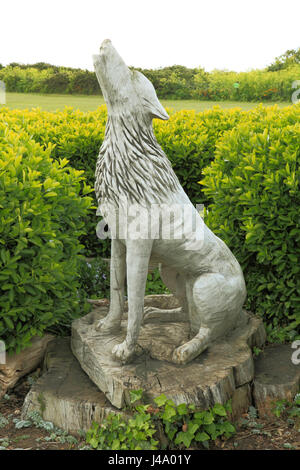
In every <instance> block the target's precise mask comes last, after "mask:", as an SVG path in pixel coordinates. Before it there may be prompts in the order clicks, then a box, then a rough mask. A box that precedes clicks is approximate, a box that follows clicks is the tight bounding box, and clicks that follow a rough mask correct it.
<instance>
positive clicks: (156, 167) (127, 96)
mask: <svg viewBox="0 0 300 470" xmlns="http://www.w3.org/2000/svg"><path fill="white" fill-rule="evenodd" d="M93 60H94V66H95V71H96V75H97V78H98V81H99V84H100V87H101V89H102V92H103V96H104V99H105V102H106V104H107V110H108V120H107V124H106V131H105V138H104V141H103V144H102V146H101V149H100V153H99V157H98V160H97V165H96V183H95V192H96V196H97V200H98V204H99V209H98V213H100V214H101V215H102V216H103V217H104V220H105V222H106V223H107V224H108V225H109V228H110V230H111V237H112V253H111V280H110V282H111V296H110V310H109V313H108V315H107V316H106V317H105V318H104V319H103V320H101V321H100V323H99V324H98V325H97V329H98V330H100V331H101V332H103V333H107V334H110V333H114V332H116V331H118V330H119V329H120V325H121V318H122V314H123V309H124V285H125V278H127V295H128V324H127V335H126V339H125V340H124V341H123V342H122V343H121V344H118V345H117V346H115V347H114V348H113V350H112V354H113V356H114V357H115V358H116V359H118V360H120V361H121V362H123V363H126V362H129V361H130V359H131V358H132V356H133V354H134V350H135V346H136V344H137V340H138V336H139V331H140V327H141V324H142V322H143V320H144V294H145V285H146V279H147V274H148V265H149V261H150V259H151V261H156V262H158V263H160V272H161V276H162V279H163V281H164V283H165V284H166V285H167V287H168V288H169V289H170V290H171V292H173V293H174V295H175V296H176V297H177V298H178V299H179V301H180V304H181V308H180V309H176V310H174V312H173V314H174V319H176V321H178V320H179V318H178V317H179V316H181V317H182V318H183V319H186V318H188V320H189V322H190V332H191V334H190V340H189V341H188V342H187V343H185V344H183V345H181V346H179V347H177V348H176V349H175V350H174V353H173V359H172V360H173V361H174V362H175V363H177V364H186V363H187V362H189V361H191V360H192V359H194V358H195V357H197V356H198V355H199V354H201V353H202V351H204V350H205V349H206V348H207V347H208V346H209V345H210V344H211V343H212V342H213V341H215V340H216V339H217V338H220V337H223V336H225V335H226V333H228V332H229V331H231V330H232V329H233V328H234V327H235V326H236V324H237V322H238V320H239V318H240V316H241V311H242V310H241V309H242V305H243V303H244V301H245V297H246V288H245V282H244V277H243V273H242V271H241V268H240V265H239V263H238V262H237V260H236V258H235V257H234V256H233V254H232V253H231V251H230V250H229V248H228V247H227V246H226V245H225V243H224V242H223V241H221V240H220V239H219V238H218V237H217V236H215V235H214V234H213V233H212V232H211V231H210V230H209V229H208V227H206V225H205V224H204V222H203V220H202V218H201V217H200V215H199V214H198V212H197V211H196V209H195V208H194V207H193V205H192V203H191V201H190V200H189V198H188V196H187V195H186V193H185V192H184V190H183V188H182V187H181V185H180V183H179V181H178V178H177V176H176V175H175V173H174V171H173V170H172V167H171V164H170V162H169V160H168V158H167V157H166V155H165V154H164V152H163V150H162V149H161V147H160V146H159V145H158V143H157V141H156V139H155V136H154V133H153V129H152V119H153V118H158V119H163V120H166V119H168V118H169V116H168V114H167V113H166V111H165V110H164V108H163V107H162V105H161V104H160V102H159V101H158V98H157V96H156V93H155V90H154V87H153V86H152V84H151V83H150V81H149V80H148V79H147V78H146V77H145V76H144V75H143V74H142V73H140V72H137V71H132V70H130V69H129V68H128V67H127V66H126V65H125V63H124V61H123V60H122V58H121V57H120V56H119V54H118V53H117V51H116V49H115V48H114V47H113V45H112V43H111V41H110V40H108V39H107V40H105V41H103V43H102V45H101V47H100V53H99V55H95V56H93ZM132 209H134V210H132ZM116 221H117V222H116ZM166 221H167V222H166ZM168 229H169V230H168ZM157 313H158V314H161V316H162V320H163V319H169V317H170V315H169V314H170V311H155V310H154V309H152V310H151V311H148V312H146V314H145V318H146V319H147V318H148V319H149V318H151V316H152V317H153V316H155V315H156V314H157ZM163 321H164V320H163Z"/></svg>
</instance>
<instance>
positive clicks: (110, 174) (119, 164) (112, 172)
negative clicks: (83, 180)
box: [95, 114, 181, 207]
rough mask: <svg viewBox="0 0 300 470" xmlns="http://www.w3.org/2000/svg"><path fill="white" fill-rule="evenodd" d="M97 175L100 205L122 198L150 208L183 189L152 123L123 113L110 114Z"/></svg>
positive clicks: (96, 187) (98, 160)
mask: <svg viewBox="0 0 300 470" xmlns="http://www.w3.org/2000/svg"><path fill="white" fill-rule="evenodd" d="M95 176H96V182H95V193H96V197H97V201H98V204H100V205H101V204H104V203H107V202H108V203H113V204H114V205H116V206H117V205H118V204H119V202H120V198H122V199H123V200H124V199H125V200H126V201H128V203H138V204H140V205H143V206H145V207H147V206H149V205H150V204H155V203H156V204H157V203H158V204H159V203H163V202H167V201H168V200H169V199H170V196H171V194H170V193H175V192H177V191H179V190H180V188H181V186H180V183H179V181H178V178H177V176H176V175H175V173H174V171H173V169H172V167H171V164H170V162H169V160H168V158H167V156H166V155H165V153H164V152H163V150H162V148H161V147H160V146H159V144H158V142H157V140H156V138H155V136H154V133H153V129H152V124H150V125H149V124H148V125H145V124H144V123H143V119H141V118H139V119H138V118H137V119H133V117H131V118H130V117H128V116H124V115H122V114H120V115H118V116H109V117H108V120H107V123H106V129H105V138H104V141H103V144H102V146H101V148H100V152H99V156H98V159H97V164H96V174H95Z"/></svg>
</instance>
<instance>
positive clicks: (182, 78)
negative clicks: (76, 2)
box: [0, 49, 300, 102]
mask: <svg viewBox="0 0 300 470" xmlns="http://www.w3.org/2000/svg"><path fill="white" fill-rule="evenodd" d="M299 56H300V49H298V50H294V51H287V52H286V54H283V55H282V56H280V57H279V58H277V59H275V62H274V63H273V64H271V65H270V66H269V67H267V68H266V69H261V70H250V71H248V72H234V71H229V70H213V71H212V72H206V71H205V70H204V69H203V68H201V67H198V68H188V67H185V66H183V65H173V66H170V67H163V68H160V69H156V70H155V69H154V70H153V69H140V68H138V69H137V70H139V71H141V72H142V73H143V74H144V75H145V76H146V77H148V78H149V80H150V81H151V82H152V83H153V85H154V87H155V89H156V91H157V95H158V97H159V98H162V99H172V100H174V99H196V100H213V101H224V100H227V101H228V100H229V101H248V102H249V101H277V102H278V101H290V99H291V94H292V84H293V82H295V81H297V80H299V76H300V63H299ZM0 80H3V81H4V82H5V83H6V89H7V91H9V92H22V93H64V94H66V93H69V94H84V95H91V94H95V95H100V94H101V90H100V87H99V85H98V82H97V78H96V75H95V73H94V72H91V71H88V70H81V69H74V68H70V67H57V66H54V65H51V64H45V63H37V64H33V65H25V64H18V63H11V64H9V65H8V66H6V67H2V68H1V67H0Z"/></svg>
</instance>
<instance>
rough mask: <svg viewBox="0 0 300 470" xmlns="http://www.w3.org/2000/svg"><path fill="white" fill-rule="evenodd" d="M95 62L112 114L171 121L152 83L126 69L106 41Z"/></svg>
mask: <svg viewBox="0 0 300 470" xmlns="http://www.w3.org/2000/svg"><path fill="white" fill-rule="evenodd" d="M93 60H94V67H95V71H96V75H97V78H98V82H99V84H100V87H101V90H102V93H103V97H104V100H105V102H106V104H107V109H108V113H109V114H111V115H116V114H118V113H122V114H123V113H130V114H136V113H142V115H143V116H144V117H146V118H150V119H152V118H159V119H163V120H166V119H169V116H168V114H167V113H166V111H165V110H164V108H163V107H162V105H161V104H160V102H159V101H158V98H157V96H156V92H155V89H154V87H153V85H152V83H151V82H150V81H149V80H148V79H147V78H146V77H145V76H144V75H143V74H142V73H140V72H138V71H136V70H133V71H132V70H130V69H129V68H128V67H127V65H126V64H125V62H124V61H123V59H122V58H121V57H120V55H119V54H118V52H117V51H116V49H115V48H114V46H113V45H112V43H111V41H110V40H109V39H105V41H103V43H102V44H101V47H100V53H99V54H98V55H94V56H93Z"/></svg>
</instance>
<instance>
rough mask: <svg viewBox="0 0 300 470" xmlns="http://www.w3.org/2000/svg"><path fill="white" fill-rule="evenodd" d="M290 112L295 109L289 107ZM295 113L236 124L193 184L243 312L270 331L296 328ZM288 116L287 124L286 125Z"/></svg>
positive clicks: (299, 198) (298, 198)
mask: <svg viewBox="0 0 300 470" xmlns="http://www.w3.org/2000/svg"><path fill="white" fill-rule="evenodd" d="M295 108H297V107H295ZM297 114H298V116H299V107H298V108H297V109H296V110H295V111H294V110H293V111H291V116H290V117H288V111H285V112H284V113H283V115H282V116H280V114H277V115H275V114H274V113H273V114H270V113H267V114H266V115H265V117H264V118H261V119H260V120H253V121H252V120H251V117H250V121H249V122H248V123H240V124H239V125H237V126H236V128H234V129H232V130H231V131H228V132H227V133H225V134H224V136H223V138H222V139H221V140H220V141H219V143H218V144H217V150H216V152H215V159H214V161H213V162H212V163H211V165H210V166H209V167H207V168H206V169H205V170H204V172H203V173H204V175H205V178H204V179H203V180H202V182H201V184H202V185H203V186H204V188H203V190H204V192H205V194H206V195H207V196H208V197H210V198H211V199H212V201H213V202H212V204H211V205H210V206H209V208H208V213H207V215H206V222H207V223H208V225H209V226H210V228H211V229H212V230H213V231H214V232H215V233H216V234H218V235H219V236H220V238H222V239H223V240H224V241H225V242H226V243H227V244H228V245H229V247H230V248H231V249H232V251H233V252H234V253H235V255H236V256H237V258H238V260H239V261H240V263H241V265H242V268H243V271H244V274H245V278H246V285H247V291H248V307H250V309H251V310H252V311H254V312H255V313H258V314H260V315H261V316H263V317H264V319H265V320H266V321H267V322H268V323H269V324H272V326H273V327H277V326H281V327H285V331H286V332H291V331H293V335H295V334H296V331H297V330H299V325H300V316H299V311H300V309H299V293H300V283H299V282H300V275H299V274H300V265H299V255H300V248H299V247H300V245H299V240H300V225H299V205H300V193H299V157H300V124H299V117H298V122H296V123H293V124H291V125H288V123H285V122H284V121H286V120H289V118H290V119H291V121H293V120H296V116H297ZM294 118H295V119H294Z"/></svg>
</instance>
